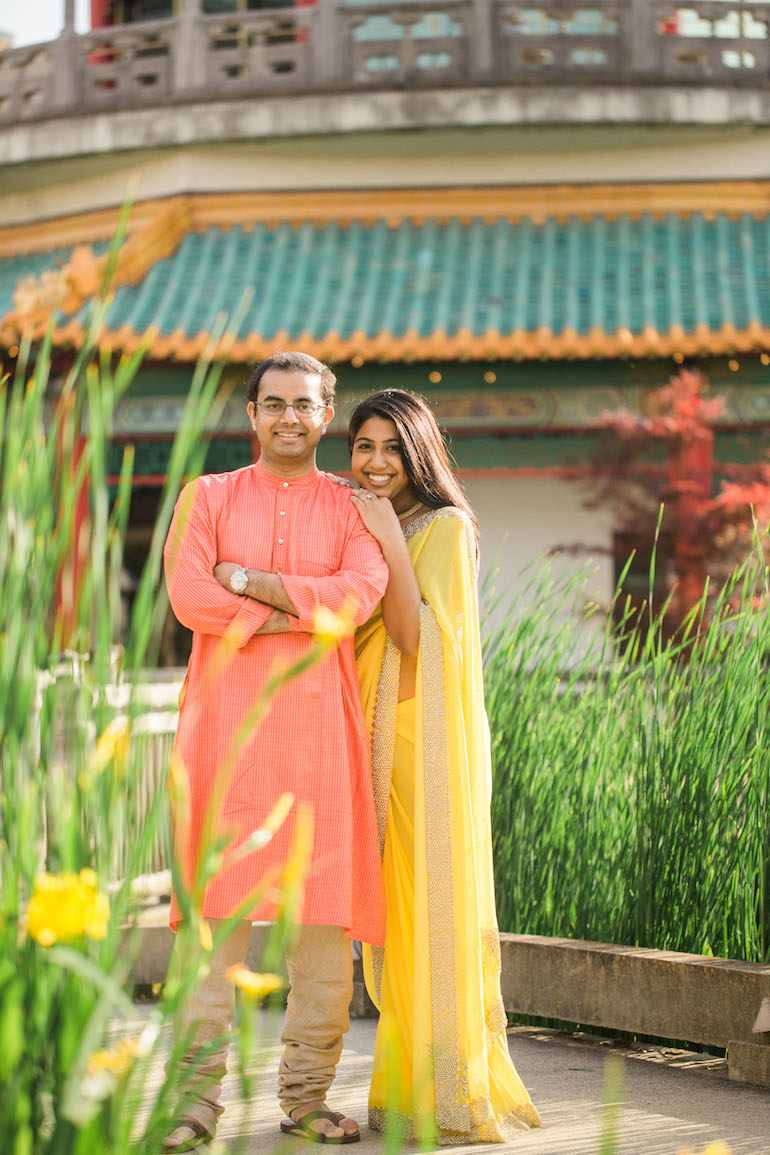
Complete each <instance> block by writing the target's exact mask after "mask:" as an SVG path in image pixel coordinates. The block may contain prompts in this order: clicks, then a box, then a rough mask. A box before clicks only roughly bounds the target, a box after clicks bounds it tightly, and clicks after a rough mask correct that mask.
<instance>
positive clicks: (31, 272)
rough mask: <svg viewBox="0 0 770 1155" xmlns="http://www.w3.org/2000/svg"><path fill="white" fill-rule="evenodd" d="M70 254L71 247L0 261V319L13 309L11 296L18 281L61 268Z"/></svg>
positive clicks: (6, 258)
mask: <svg viewBox="0 0 770 1155" xmlns="http://www.w3.org/2000/svg"><path fill="white" fill-rule="evenodd" d="M71 253H72V247H71V246H70V247H68V248H62V249H53V250H49V251H48V252H45V253H27V254H22V255H19V256H14V257H5V258H3V259H0V319H2V317H4V316H5V314H6V313H9V312H10V311H11V309H12V308H13V294H14V293H15V291H16V286H17V285H18V284H19V282H20V281H23V280H25V279H26V278H27V277H39V276H40V274H41V273H44V272H45V271H46V270H47V269H57V268H61V267H62V265H64V264H66V262H67V261H68V260H69V258H70V255H71Z"/></svg>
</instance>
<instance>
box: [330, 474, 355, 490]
mask: <svg viewBox="0 0 770 1155" xmlns="http://www.w3.org/2000/svg"><path fill="white" fill-rule="evenodd" d="M324 477H325V478H327V480H329V481H331V482H333V484H334V485H339V486H342V488H343V489H352V488H353V482H352V481H348V479H347V477H340V476H339V474H337V473H324Z"/></svg>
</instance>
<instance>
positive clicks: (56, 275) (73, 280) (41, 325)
mask: <svg viewBox="0 0 770 1155" xmlns="http://www.w3.org/2000/svg"><path fill="white" fill-rule="evenodd" d="M189 231H190V220H189V214H188V212H187V206H186V204H185V203H184V202H182V203H181V204H176V203H175V204H173V205H172V204H166V205H164V206H163V207H162V208H161V209H160V210H159V211H156V212H155V213H154V214H153V215H152V216H151V217H149V218H148V219H147V221H146V222H145V223H144V224H143V225H142V227H141V228H139V229H138V230H137V231H135V232H134V233H132V234H131V235H129V236H128V237H127V238H126V240H125V241H124V243H123V244H122V245H121V247H120V251H119V252H118V256H117V260H116V262H115V268H114V270H113V273H112V277H111V279H110V285H109V288H110V291H112V290H114V289H116V288H118V287H119V286H120V285H136V284H138V282H139V281H141V280H142V278H143V277H145V276H146V275H147V273H148V272H149V270H150V269H151V268H152V267H153V265H155V264H156V263H157V262H158V261H160V260H163V259H164V258H165V257H170V256H171V255H172V254H173V253H174V251H175V250H176V249H177V247H178V246H179V244H180V242H181V241H182V240H183V238H184V237H185V236H186V234H187V233H188V232H189ZM109 260H110V254H109V253H103V254H102V255H101V256H98V257H97V256H96V255H95V253H94V251H93V249H92V247H91V246H90V245H78V246H77V247H76V248H75V249H74V250H73V252H72V254H71V256H70V259H69V261H68V262H67V264H66V265H64V266H63V267H62V268H61V269H47V270H46V271H45V272H43V273H42V274H41V275H40V276H39V277H25V278H24V279H23V280H22V281H20V282H19V284H18V285H17V287H16V291H15V292H14V295H13V306H14V307H13V309H12V310H11V311H10V312H9V313H6V315H5V316H4V317H3V318H2V324H1V325H0V339H4V340H6V341H8V340H11V341H15V340H18V339H19V337H20V335H21V334H22V333H24V334H28V335H31V336H35V337H38V336H41V335H42V333H43V332H44V331H45V329H46V328H47V326H48V319H49V317H50V316H51V313H52V312H54V311H55V310H57V309H62V310H63V311H64V312H65V313H76V312H77V311H78V310H79V309H80V308H81V307H82V306H83V305H84V304H85V303H86V301H88V300H90V299H91V298H92V297H94V296H96V295H98V293H99V292H100V291H101V289H102V286H103V284H104V280H105V275H106V272H107V266H108V262H109Z"/></svg>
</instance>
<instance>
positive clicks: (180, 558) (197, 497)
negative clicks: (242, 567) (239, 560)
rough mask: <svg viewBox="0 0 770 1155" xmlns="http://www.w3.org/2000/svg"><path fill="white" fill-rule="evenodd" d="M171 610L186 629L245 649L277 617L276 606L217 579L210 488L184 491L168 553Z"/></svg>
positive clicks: (192, 485)
mask: <svg viewBox="0 0 770 1155" xmlns="http://www.w3.org/2000/svg"><path fill="white" fill-rule="evenodd" d="M163 556H164V559H165V574H166V586H167V587H168V596H169V600H170V602H171V607H172V609H173V611H174V613H175V614H176V616H177V618H178V619H179V621H180V622H181V623H182V625H183V626H187V628H188V629H191V630H195V631H196V632H197V633H199V634H215V635H217V636H218V637H224V638H226V639H227V640H228V641H229V642H230V643H231V644H232V645H234V646H235V647H236V649H241V648H242V647H243V646H245V645H246V643H247V642H248V641H249V639H250V638H252V637H253V636H254V634H255V633H256V631H257V630H258V629H259V628H260V626H262V625H263V624H264V623H265V622H266V621H267V619H268V618H269V617H270V614H271V613H272V607H271V606H267V605H264V604H263V603H262V602H258V601H255V600H254V599H253V598H247V597H241V596H239V595H238V594H236V593H229V592H228V591H227V590H226V589H224V588H223V587H222V586H221V585H220V584H219V582H218V581H217V579H216V578H215V577H214V566H215V565H216V564H217V562H218V561H220V560H222V559H221V558H219V557H218V556H217V538H216V530H215V528H214V522H213V519H212V515H211V509H210V507H209V501H208V495H207V493H206V488H205V483H203V482H202V479H198V481H193V482H191V483H190V484H189V485H186V486H185V488H184V489H183V490H182V492H181V494H180V496H179V500H178V501H177V503H176V508H175V510H174V517H173V519H172V521H171V528H170V529H169V532H168V537H167V539H166V545H165V548H164V550H163Z"/></svg>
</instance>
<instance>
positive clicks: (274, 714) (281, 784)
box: [165, 462, 388, 944]
mask: <svg viewBox="0 0 770 1155" xmlns="http://www.w3.org/2000/svg"><path fill="white" fill-rule="evenodd" d="M165 558H166V582H167V585H168V591H169V596H170V599H171V605H172V607H173V609H174V613H175V614H176V616H177V617H178V618H179V620H180V622H182V623H183V624H184V625H186V626H188V627H189V628H190V629H192V630H193V631H194V637H193V648H192V654H191V657H190V664H189V668H188V671H187V678H186V681H185V689H184V692H183V701H182V707H181V712H180V718H179V728H178V731H177V740H176V753H177V755H178V756H179V757H180V758H181V761H182V763H183V764H184V766H185V768H186V770H187V773H188V776H189V782H190V795H191V799H190V830H189V838H188V839H187V840H186V842H187V851H186V854H187V856H188V861H187V862H186V863H183V864H181V865H182V866H183V868H186V869H187V871H189V870H190V869H191V868H192V865H193V863H194V862H195V860H196V856H197V852H198V847H199V843H200V837H201V831H202V828H203V822H204V816H205V813H206V807H207V803H208V801H209V797H210V794H211V790H212V785H213V782H214V779H215V776H216V773H217V769H218V768H219V767H220V765H221V764H222V762H223V759H224V758H225V757H226V755H227V752H228V748H229V746H230V744H231V742H232V739H233V736H234V735H235V734H236V733H237V731H238V728H239V726H240V725H241V723H242V722H243V720H244V718H245V716H246V715H247V714H248V712H249V710H250V709H251V707H252V706H253V705H254V702H255V700H256V698H257V696H258V695H259V693H260V691H261V690H262V687H263V686H264V684H265V681H266V679H267V677H268V675H269V674H270V673H271V672H273V671H275V670H276V668H278V667H282V666H283V667H286V666H288V665H290V664H292V663H293V662H295V661H297V660H298V659H299V658H300V657H301V656H302V655H303V654H304V653H306V652H307V649H308V647H309V646H310V637H309V631H310V630H311V628H312V614H313V610H314V609H315V608H316V607H317V606H318V605H325V606H328V607H329V608H330V609H332V610H339V609H340V608H341V606H342V605H343V604H344V603H345V601H346V599H348V598H353V599H355V602H356V604H357V610H356V615H355V620H356V623H357V624H358V625H360V624H362V623H363V622H365V621H366V620H367V618H369V616H370V615H371V613H372V611H373V610H374V608H375V607H376V605H377V603H378V602H379V600H380V598H381V597H382V594H383V592H384V590H385V586H386V584H387V579H388V570H387V566H386V564H385V561H384V560H383V557H382V554H381V552H380V548H379V546H378V545H377V542H376V541H375V540H374V538H373V537H372V536H371V534H370V533H369V532H368V530H366V529H365V527H364V525H363V522H362V521H361V518H360V515H359V514H358V511H357V510H356V508H355V506H354V505H353V503H352V502H351V500H350V491H349V490H348V489H347V488H345V487H341V486H338V485H335V484H334V483H333V482H331V481H329V480H328V479H327V478H326V477H325V476H324V475H323V474H322V473H320V472H318V470H314V471H313V472H312V473H310V474H306V475H305V476H304V477H299V478H295V479H283V478H280V477H276V476H275V475H274V474H272V473H270V472H268V470H267V469H265V467H264V466H263V465H261V464H260V463H259V462H258V463H257V464H256V465H252V466H249V467H248V468H246V469H239V470H236V471H235V472H233V473H223V474H215V475H210V476H206V477H201V478H199V479H198V480H197V481H196V482H193V483H192V484H191V485H190V486H188V487H187V489H186V490H185V491H184V492H183V494H182V496H181V497H180V499H179V502H178V503H177V508H176V511H175V514H174V520H173V522H172V524H171V529H170V531H169V535H168V540H167V542H166V548H165ZM220 561H229V562H238V563H239V564H241V565H243V566H246V567H247V568H251V569H257V570H263V571H267V572H272V573H280V575H281V578H282V580H283V584H284V587H285V588H286V592H287V593H288V595H289V597H290V598H291V599H292V601H293V602H294V605H295V606H296V608H297V611H298V614H299V617H298V618H292V626H293V632H292V633H286V634H277V635H264V636H255V632H256V631H257V630H258V629H259V627H260V626H261V625H262V624H263V623H264V622H265V621H266V619H267V618H268V616H269V614H270V612H271V610H270V607H269V606H265V605H263V604H262V603H261V602H257V601H254V600H253V599H252V598H247V597H242V596H240V595H238V594H235V593H230V592H229V591H227V590H225V589H223V588H222V586H221V585H220V584H219V583H218V582H217V580H216V578H214V576H213V572H212V571H213V569H214V566H215V565H216V564H217V562H220ZM225 635H226V636H227V637H228V639H229V640H230V641H231V642H232V644H233V646H234V647H236V648H235V650H234V651H233V649H232V646H226V647H225V646H223V644H222V639H223V637H224V636H225ZM225 650H227V651H228V659H227V661H226V664H225V665H224V669H223V670H221V671H220V672H219V673H217V674H216V676H215V675H214V671H215V669H216V668H217V665H218V664H219V663H221V662H222V659H223V653H224V651H225ZM285 791H288V792H290V793H291V794H293V795H294V797H295V799H296V800H297V801H298V802H299V801H303V802H307V803H309V804H310V805H311V806H312V809H313V817H314V844H313V853H312V859H311V863H310V869H309V872H308V877H307V883H306V890H305V899H304V905H303V911H302V916H301V921H302V922H304V923H320V924H327V925H330V926H343V927H345V929H346V930H347V931H348V933H349V934H350V935H351V937H353V938H359V939H364V940H365V941H367V942H372V943H380V944H381V943H383V942H384V939H385V905H384V896H383V884H382V867H381V862H380V853H379V841H378V835H377V822H376V818H375V813H374V801H373V797H372V784H371V770H370V751H369V736H368V732H367V728H366V724H365V721H364V716H363V712H362V708H361V702H360V696H359V689H358V678H357V674H356V666H355V658H354V653H353V640H352V639H351V638H346V639H345V640H344V641H342V643H341V644H340V645H339V647H338V648H337V649H335V650H332V651H331V652H330V653H329V654H328V655H326V656H325V657H324V658H323V659H322V660H321V662H320V663H319V664H318V665H316V666H313V667H312V668H311V669H310V670H308V671H307V672H306V673H304V674H302V675H300V677H299V678H297V679H296V680H295V681H293V682H291V683H290V684H289V685H287V686H285V687H284V688H283V689H282V690H281V691H280V693H279V694H278V696H277V698H275V699H274V700H273V702H272V705H271V706H270V708H269V711H268V713H267V715H266V716H265V717H264V718H263V720H262V721H261V722H260V724H259V726H258V727H257V729H256V731H255V732H254V733H253V734H252V735H251V737H250V738H249V739H248V740H247V741H246V743H245V744H244V746H243V748H242V749H241V750H240V751H239V752H238V756H237V761H236V762H235V766H234V770H233V772H232V774H231V776H230V781H229V783H228V785H227V790H226V793H225V798H224V802H223V805H222V809H221V816H220V828H221V827H224V828H225V829H229V830H233V831H235V840H234V842H233V844H231V845H233V846H234V845H237V844H238V843H239V842H242V841H243V840H244V838H246V837H247V836H248V835H249V834H250V833H251V832H252V831H254V830H257V829H258V828H259V827H260V826H261V825H262V823H263V822H264V820H265V818H266V817H267V815H268V814H269V812H270V810H271V809H272V807H273V805H274V804H275V802H276V801H277V799H278V798H279V797H280V795H281V794H282V793H284V792H285ZM292 827H293V819H290V820H289V821H287V822H286V823H285V824H284V826H283V827H282V828H281V830H280V831H279V833H278V834H277V835H276V836H275V837H274V838H273V840H272V841H271V842H270V843H269V844H268V845H267V846H266V847H264V848H263V849H261V850H257V851H255V852H254V853H251V854H249V855H248V856H246V857H244V858H241V859H240V860H239V861H238V862H229V861H228V858H227V857H226V858H225V863H224V867H223V869H222V871H221V872H220V873H219V875H218V876H217V877H216V878H215V879H214V880H213V881H212V882H211V883H210V884H209V886H208V888H207V891H206V896H205V901H204V906H203V914H204V916H206V917H208V918H221V917H224V916H227V915H229V914H231V913H232V912H233V911H234V910H235V909H236V908H237V907H238V905H239V904H240V903H241V902H242V901H243V900H245V899H246V898H247V897H248V895H249V893H250V892H251V891H252V890H253V889H254V887H255V886H256V885H257V883H258V881H259V879H260V877H261V876H262V875H263V874H264V872H265V871H266V870H267V869H268V868H269V867H273V866H276V865H280V864H281V863H283V862H284V861H285V859H286V855H287V852H288V849H289V846H290V843H291V834H292ZM272 913H273V910H272V908H271V906H270V905H269V904H268V903H267V902H262V903H261V905H260V906H259V907H257V908H256V909H255V910H254V911H253V912H252V915H251V917H252V918H255V919H262V918H270V917H271V915H272ZM179 917H180V913H179V908H178V906H177V905H176V904H174V905H172V912H171V921H172V925H176V923H177V922H178V921H179Z"/></svg>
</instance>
